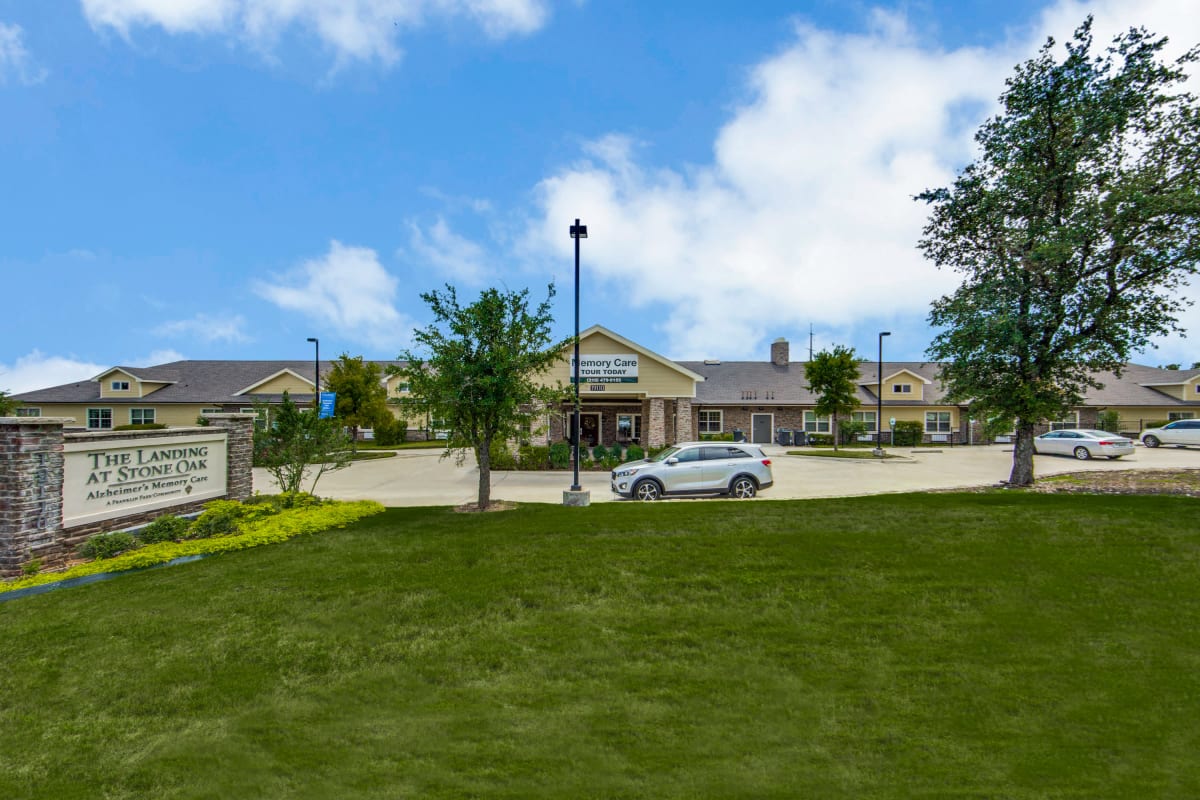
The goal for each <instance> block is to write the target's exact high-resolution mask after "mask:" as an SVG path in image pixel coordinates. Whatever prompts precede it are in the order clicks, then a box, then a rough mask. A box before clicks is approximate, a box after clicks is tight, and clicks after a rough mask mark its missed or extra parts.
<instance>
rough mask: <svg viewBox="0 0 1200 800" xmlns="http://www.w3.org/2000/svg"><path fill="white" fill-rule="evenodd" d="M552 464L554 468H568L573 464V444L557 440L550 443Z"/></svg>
mask: <svg viewBox="0 0 1200 800" xmlns="http://www.w3.org/2000/svg"><path fill="white" fill-rule="evenodd" d="M550 466H551V467H553V468H554V469H566V468H567V467H569V466H571V445H570V444H568V443H567V442H555V443H554V444H552V445H550Z"/></svg>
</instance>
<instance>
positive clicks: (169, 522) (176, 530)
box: [135, 516, 192, 544]
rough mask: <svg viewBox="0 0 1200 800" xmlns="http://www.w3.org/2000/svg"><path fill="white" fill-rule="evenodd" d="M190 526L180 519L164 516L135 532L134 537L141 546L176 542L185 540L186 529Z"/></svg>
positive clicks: (187, 522)
mask: <svg viewBox="0 0 1200 800" xmlns="http://www.w3.org/2000/svg"><path fill="white" fill-rule="evenodd" d="M191 525H192V523H191V522H189V521H188V520H186V519H183V518H182V517H172V516H165V517H159V518H158V519H156V520H154V521H153V522H151V523H150V524H149V525H147V526H146V527H144V528H142V529H141V530H139V531H137V532H136V533H135V535H136V536H137V538H138V539H139V540H141V542H142V544H157V543H158V542H177V541H179V540H180V539H185V538H187V532H188V528H190V527H191Z"/></svg>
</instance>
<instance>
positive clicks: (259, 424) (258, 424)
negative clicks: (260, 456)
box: [238, 408, 267, 431]
mask: <svg viewBox="0 0 1200 800" xmlns="http://www.w3.org/2000/svg"><path fill="white" fill-rule="evenodd" d="M238 411H240V412H242V413H243V414H254V415H256V416H257V417H258V419H256V420H254V427H255V428H258V429H259V430H260V431H265V430H266V429H267V410H266V409H265V408H264V409H262V410H259V409H257V408H239V409H238Z"/></svg>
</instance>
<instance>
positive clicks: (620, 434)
mask: <svg viewBox="0 0 1200 800" xmlns="http://www.w3.org/2000/svg"><path fill="white" fill-rule="evenodd" d="M700 413H704V412H700ZM641 438H642V415H641V414H617V441H618V442H627V441H632V440H634V439H641Z"/></svg>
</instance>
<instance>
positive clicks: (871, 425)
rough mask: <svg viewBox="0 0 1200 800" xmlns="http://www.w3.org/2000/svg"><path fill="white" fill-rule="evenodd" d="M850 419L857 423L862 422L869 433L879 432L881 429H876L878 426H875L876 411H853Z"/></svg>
mask: <svg viewBox="0 0 1200 800" xmlns="http://www.w3.org/2000/svg"><path fill="white" fill-rule="evenodd" d="M850 419H852V420H854V421H855V422H861V423H862V424H864V425H866V426H867V430H868V431H872V432H874V431H877V430H879V428H878V427H876V425H875V412H874V411H853V412H851V414H850Z"/></svg>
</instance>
